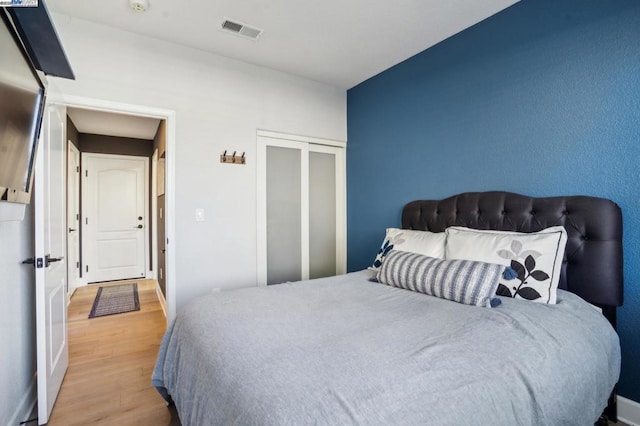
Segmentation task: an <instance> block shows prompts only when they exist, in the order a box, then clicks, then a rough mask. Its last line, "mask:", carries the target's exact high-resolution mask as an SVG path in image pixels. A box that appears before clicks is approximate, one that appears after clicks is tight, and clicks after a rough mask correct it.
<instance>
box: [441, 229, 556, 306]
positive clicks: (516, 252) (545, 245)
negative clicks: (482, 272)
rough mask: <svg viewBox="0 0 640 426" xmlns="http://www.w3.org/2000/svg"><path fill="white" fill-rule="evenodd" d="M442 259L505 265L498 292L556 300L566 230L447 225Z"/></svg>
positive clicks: (524, 297)
mask: <svg viewBox="0 0 640 426" xmlns="http://www.w3.org/2000/svg"><path fill="white" fill-rule="evenodd" d="M445 233H446V234H447V247H446V255H445V258H446V259H468V260H477V261H481V262H491V263H499V264H502V265H505V266H509V267H510V269H509V268H508V269H507V270H506V271H505V273H504V276H503V278H502V279H501V280H500V285H499V286H498V291H497V294H498V296H507V297H517V298H522V299H527V300H532V301H534V302H539V303H549V304H555V303H556V292H557V289H558V283H559V282H560V270H561V268H562V258H563V257H564V249H565V246H566V244H567V232H566V230H565V229H564V227H562V226H553V227H551V228H547V229H543V230H542V231H539V232H532V233H522V232H510V231H485V230H477V229H470V228H464V227H458V226H452V227H450V228H447V229H446V231H445Z"/></svg>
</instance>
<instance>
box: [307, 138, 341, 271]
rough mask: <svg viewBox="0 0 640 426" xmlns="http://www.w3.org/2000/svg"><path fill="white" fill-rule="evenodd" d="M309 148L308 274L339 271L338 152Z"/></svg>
mask: <svg viewBox="0 0 640 426" xmlns="http://www.w3.org/2000/svg"><path fill="white" fill-rule="evenodd" d="M311 149H313V148H310V152H309V278H311V279H313V278H322V277H329V276H333V275H335V274H336V267H337V266H336V240H337V235H336V233H337V228H336V196H337V194H336V192H337V191H336V157H337V156H336V154H334V153H331V152H313V151H311Z"/></svg>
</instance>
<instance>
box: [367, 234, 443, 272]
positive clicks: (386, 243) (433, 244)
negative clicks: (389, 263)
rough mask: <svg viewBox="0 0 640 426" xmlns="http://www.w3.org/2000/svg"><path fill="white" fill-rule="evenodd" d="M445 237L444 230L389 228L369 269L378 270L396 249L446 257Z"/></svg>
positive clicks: (441, 257) (440, 257) (439, 257)
mask: <svg viewBox="0 0 640 426" xmlns="http://www.w3.org/2000/svg"><path fill="white" fill-rule="evenodd" d="M445 239H446V235H445V233H444V232H437V233H436V232H429V231H415V230H412V229H398V228H387V233H386V235H385V238H384V240H383V241H382V245H381V246H380V250H378V254H377V255H376V258H375V259H374V261H373V265H372V266H370V267H369V269H371V270H373V271H377V270H378V269H379V268H380V266H381V265H382V262H383V261H384V259H385V257H386V256H387V254H389V252H390V251H391V250H394V249H395V250H402V251H406V252H410V253H418V254H422V255H425V256H429V257H435V258H438V259H444V244H445Z"/></svg>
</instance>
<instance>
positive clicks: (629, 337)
mask: <svg viewBox="0 0 640 426" xmlns="http://www.w3.org/2000/svg"><path fill="white" fill-rule="evenodd" d="M347 117H348V140H349V142H348V144H347V185H348V186H347V190H348V192H347V193H348V200H347V205H348V259H349V261H348V268H349V270H351V271H353V270H358V269H362V268H365V267H366V266H368V265H369V264H371V262H372V261H373V258H374V256H375V254H376V251H377V250H378V248H379V246H380V243H381V241H382V238H383V236H384V229H385V228H387V227H397V226H400V213H401V209H402V206H403V205H404V204H405V203H406V202H408V201H411V200H414V199H440V198H445V197H448V196H450V195H454V194H456V193H459V192H466V191H486V190H505V191H511V192H518V193H522V194H526V195H531V196H554V195H592V196H598V197H604V198H610V199H612V200H614V201H616V202H617V203H618V204H619V205H620V206H621V208H622V211H623V218H624V249H625V258H624V262H625V303H624V306H623V307H622V308H621V309H619V311H618V323H619V326H618V331H619V335H620V340H621V344H622V354H623V355H622V356H623V366H622V376H621V379H620V385H619V392H620V394H621V395H622V396H625V397H627V398H630V399H633V400H635V401H640V362H638V358H637V357H634V354H636V356H637V354H640V2H638V1H636V0H616V1H604V0H523V1H521V2H520V3H517V4H515V5H513V6H512V7H510V8H508V9H506V10H504V11H502V12H500V13H499V14H497V15H494V16H492V17H491V18H489V19H486V20H484V21H482V22H480V23H479V24H477V25H475V26H473V27H471V28H469V29H467V30H465V31H463V32H461V33H459V34H457V35H455V36H453V37H451V38H449V39H447V40H445V41H443V42H442V43H440V44H438V45H436V46H434V47H432V48H430V49H427V50H426V51H424V52H422V53H420V54H418V55H416V56H414V57H412V58H410V59H408V60H406V61H404V62H402V63H400V64H398V65H396V66H395V67H393V68H391V69H389V70H387V71H385V72H383V73H381V74H379V75H377V76H375V77H373V78H371V79H369V80H367V81H365V82H363V83H361V84H359V85H358V86H356V87H354V88H352V89H350V90H349V91H348V92H347Z"/></svg>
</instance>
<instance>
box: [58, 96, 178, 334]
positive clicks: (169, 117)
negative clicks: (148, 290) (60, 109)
mask: <svg viewBox="0 0 640 426" xmlns="http://www.w3.org/2000/svg"><path fill="white" fill-rule="evenodd" d="M48 101H49V102H50V103H56V104H61V105H64V106H66V107H68V108H69V109H78V110H85V111H89V112H99V113H105V114H112V115H120V116H122V117H124V118H127V117H128V118H136V117H137V118H153V119H157V120H159V121H160V122H161V123H162V126H161V127H162V141H161V142H162V152H163V154H162V163H163V164H162V171H163V177H162V184H163V185H162V187H163V193H164V194H163V200H166V201H165V204H166V205H165V206H164V208H163V214H162V217H163V225H164V226H163V231H164V234H165V237H164V239H163V243H164V248H163V250H164V251H165V253H164V265H163V266H164V268H163V277H162V278H163V281H164V283H165V286H166V290H165V291H164V295H163V296H164V297H162V300H161V302H162V303H163V310H164V311H165V315H166V319H167V323H169V322H170V321H171V320H172V319H173V318H174V317H175V313H176V298H175V287H174V282H175V269H174V267H173V265H174V264H175V253H174V250H173V247H174V246H175V238H174V231H175V218H174V217H175V216H174V214H175V213H174V203H175V193H174V185H175V170H174V159H173V155H172V154H173V152H174V149H175V112H174V111H171V110H165V109H160V108H152V107H146V106H139V105H131V104H123V103H117V102H110V101H104V100H99V99H91V98H81V97H74V96H65V97H57V96H56V95H55V94H51V95H50V96H49V99H48ZM155 142H156V141H154V143H155ZM156 158H158V157H156ZM150 167H151V169H152V170H156V169H158V167H157V164H153V163H152V164H151V165H150ZM156 179H157V177H155V176H154V177H153V178H152V179H150V190H149V192H150V194H151V204H150V206H151V208H150V211H149V214H148V217H149V223H150V224H151V226H149V227H148V228H149V231H151V232H152V233H153V232H155V229H156V228H157V226H158V224H157V223H156V221H155V220H154V217H156V216H157V211H156V209H155V206H156V198H157V188H156V185H155V180H156ZM72 229H74V228H72ZM80 237H81V238H82V233H81V234H80ZM154 239H155V237H152V238H151V240H154ZM149 247H150V248H149V251H148V252H147V254H146V256H145V257H147V258H148V259H149V260H148V264H149V265H150V267H151V270H152V272H151V274H150V276H151V277H152V278H156V279H157V278H158V261H157V260H156V256H155V255H156V253H155V251H156V247H157V245H156V244H151V243H149ZM80 257H81V259H80V264H82V262H83V259H82V256H80ZM148 271H149V269H147V272H148ZM86 283H87V281H86V279H85V277H84V276H83V277H81V279H80V285H85V284H86Z"/></svg>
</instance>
